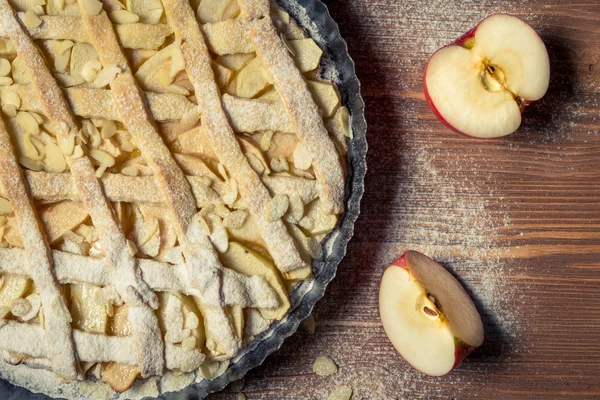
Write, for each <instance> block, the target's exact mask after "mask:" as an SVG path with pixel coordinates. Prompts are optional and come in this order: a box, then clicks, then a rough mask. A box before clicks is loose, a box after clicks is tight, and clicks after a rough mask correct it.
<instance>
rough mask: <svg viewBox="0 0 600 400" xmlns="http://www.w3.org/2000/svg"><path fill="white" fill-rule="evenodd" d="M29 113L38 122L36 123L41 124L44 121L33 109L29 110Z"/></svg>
mask: <svg viewBox="0 0 600 400" xmlns="http://www.w3.org/2000/svg"><path fill="white" fill-rule="evenodd" d="M29 114H31V116H32V117H33V118H35V121H36V122H37V123H38V125H42V124H43V123H44V119H43V118H42V116H41V115H40V114H38V113H36V112H33V111H29Z"/></svg>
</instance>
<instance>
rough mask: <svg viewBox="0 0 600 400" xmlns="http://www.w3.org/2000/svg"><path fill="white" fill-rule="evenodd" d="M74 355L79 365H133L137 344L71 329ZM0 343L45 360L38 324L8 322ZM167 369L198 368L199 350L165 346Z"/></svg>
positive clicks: (132, 340)
mask: <svg viewBox="0 0 600 400" xmlns="http://www.w3.org/2000/svg"><path fill="white" fill-rule="evenodd" d="M73 339H74V341H75V344H76V346H77V355H78V358H79V360H81V361H83V362H108V361H114V362H119V363H124V364H129V365H136V362H137V352H138V345H137V343H136V340H135V338H134V337H133V336H105V335H98V334H95V333H88V332H84V331H80V330H73ZM0 343H2V345H1V347H2V348H3V349H4V350H7V351H11V352H15V353H18V354H25V355H27V356H30V357H33V358H38V359H43V358H47V357H48V355H49V354H48V349H47V347H46V346H45V343H44V329H43V328H41V327H40V326H38V325H30V324H21V323H17V322H14V321H8V322H6V323H5V324H4V325H3V326H1V327H0ZM165 358H166V366H167V368H168V369H172V370H178V371H182V372H190V371H193V370H195V369H198V368H199V367H200V365H202V362H203V361H204V358H205V357H204V354H202V353H201V352H200V351H199V350H197V349H193V350H185V349H184V348H183V347H181V346H174V345H170V344H167V345H166V346H165Z"/></svg>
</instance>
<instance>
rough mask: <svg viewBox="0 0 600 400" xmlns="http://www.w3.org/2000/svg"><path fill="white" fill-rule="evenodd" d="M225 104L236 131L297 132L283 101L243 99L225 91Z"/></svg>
mask: <svg viewBox="0 0 600 400" xmlns="http://www.w3.org/2000/svg"><path fill="white" fill-rule="evenodd" d="M223 106H224V107H225V110H226V111H227V115H228V116H229V122H231V127H232V128H233V130H234V131H236V132H247V133H253V132H260V131H275V132H284V133H296V131H295V130H294V128H293V127H292V124H291V123H290V120H289V119H288V118H287V114H286V111H285V109H284V108H283V105H282V104H281V103H269V102H266V101H261V100H251V99H243V98H240V97H234V96H231V95H229V94H227V93H225V94H224V95H223Z"/></svg>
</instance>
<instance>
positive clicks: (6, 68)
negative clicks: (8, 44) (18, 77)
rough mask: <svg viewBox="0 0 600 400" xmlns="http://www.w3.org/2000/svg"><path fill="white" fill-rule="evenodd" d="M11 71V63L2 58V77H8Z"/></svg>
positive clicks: (0, 70) (0, 72)
mask: <svg viewBox="0 0 600 400" xmlns="http://www.w3.org/2000/svg"><path fill="white" fill-rule="evenodd" d="M11 69H12V66H11V65H10V61H8V60H7V59H6V58H0V76H7V75H8V74H10V70H11Z"/></svg>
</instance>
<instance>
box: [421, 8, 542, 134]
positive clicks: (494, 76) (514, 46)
mask: <svg viewBox="0 0 600 400" xmlns="http://www.w3.org/2000/svg"><path fill="white" fill-rule="evenodd" d="M549 81H550V61H549V58H548V52H547V50H546V46H544V42H542V39H541V38H540V37H539V35H538V34H537V33H536V32H535V31H534V30H533V28H532V27H531V26H529V25H528V24H527V23H526V22H525V21H523V20H522V19H520V18H517V17H513V16H511V15H506V14H494V15H491V16H489V17H487V18H486V19H484V20H483V21H481V22H480V23H479V25H477V26H476V27H475V28H473V29H472V30H470V31H469V32H467V33H466V34H465V35H463V36H462V37H461V38H459V39H458V40H457V41H456V42H455V43H454V44H451V45H449V46H446V47H443V48H442V49H440V50H438V51H436V52H435V53H434V54H433V56H431V58H430V59H429V62H428V63H427V66H426V68H425V76H424V79H423V86H424V89H425V97H426V99H427V101H428V103H429V106H430V107H431V109H432V110H433V112H434V114H435V115H436V116H437V117H438V119H439V120H440V121H441V122H443V123H444V124H445V125H446V126H448V127H449V128H450V129H452V130H454V131H456V132H458V133H462V134H465V135H468V136H474V137H479V138H495V137H500V136H505V135H508V134H510V133H512V132H514V131H515V130H517V128H518V127H519V126H520V125H521V112H522V111H523V109H524V108H525V106H526V105H527V104H529V103H531V102H532V101H535V100H539V99H540V98H542V96H544V94H545V93H546V91H547V89H548V84H549Z"/></svg>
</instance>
